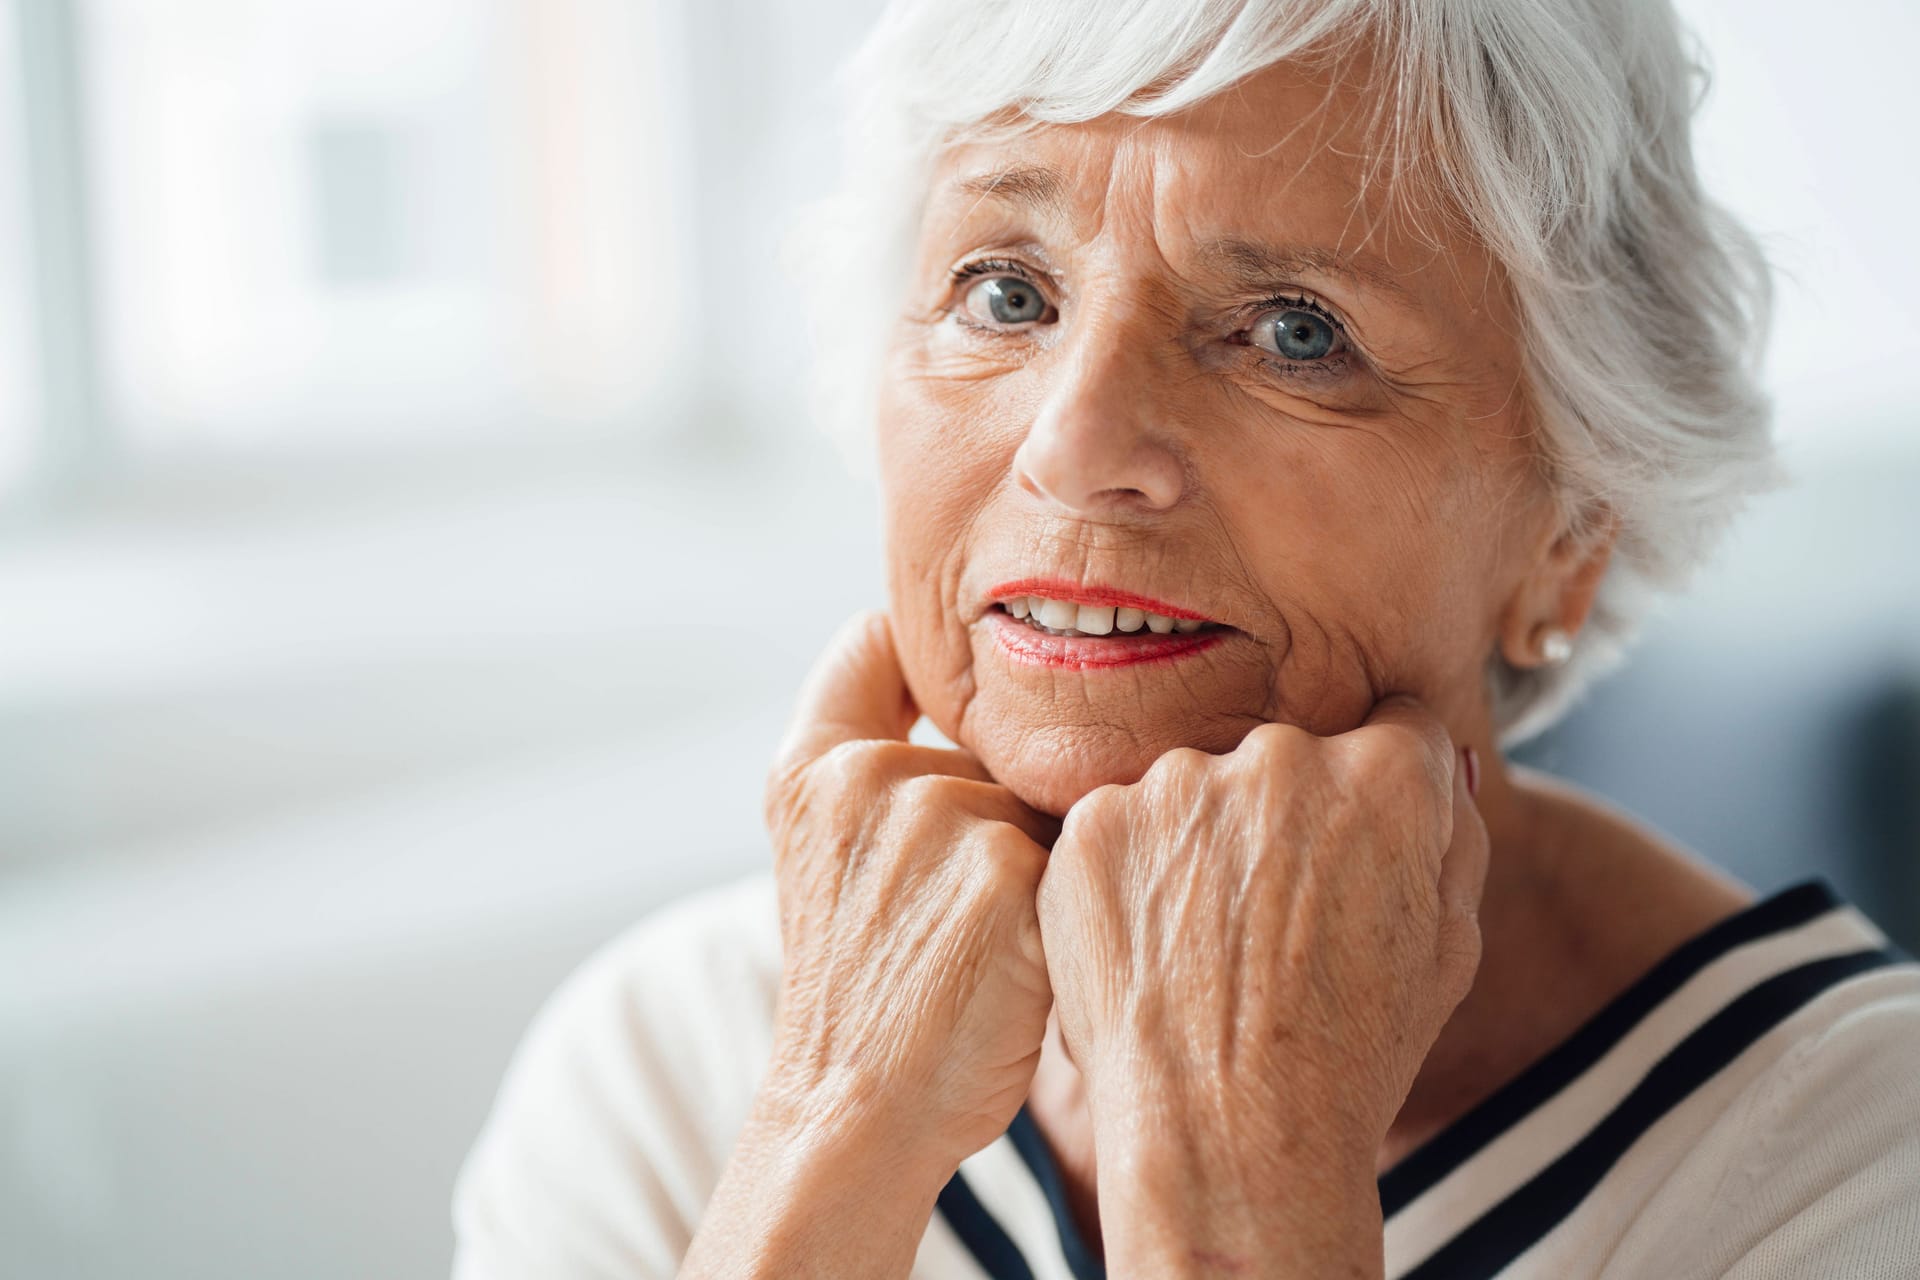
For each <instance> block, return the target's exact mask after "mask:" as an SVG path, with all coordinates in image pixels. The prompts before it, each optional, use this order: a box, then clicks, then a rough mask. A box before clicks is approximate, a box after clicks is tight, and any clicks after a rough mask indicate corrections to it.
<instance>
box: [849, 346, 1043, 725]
mask: <svg viewBox="0 0 1920 1280" xmlns="http://www.w3.org/2000/svg"><path fill="white" fill-rule="evenodd" d="M961 399H962V397H961V396H959V395H958V394H956V392H955V389H954V388H951V387H943V386H941V385H939V384H930V383H927V382H925V381H923V380H921V379H918V378H914V377H912V376H904V377H903V376H896V377H892V378H890V379H889V380H888V383H887V385H886V388H885V390H884V392H883V395H882V398H881V402H880V405H879V423H880V429H879V436H878V446H879V457H880V475H881V487H882V495H883V503H884V532H885V547H886V556H887V583H888V595H889V609H890V612H891V614H892V616H893V622H894V634H895V638H896V640H897V642H898V644H899V647H900V661H901V665H902V669H903V670H904V672H905V674H906V677H907V684H908V687H909V688H910V689H911V690H912V692H913V695H914V699H915V701H916V702H917V703H918V704H919V706H920V709H921V711H923V712H924V713H925V714H926V715H927V717H928V718H929V719H931V720H932V721H933V722H934V724H935V725H937V726H938V727H939V728H940V729H941V731H942V732H944V733H947V734H949V735H952V733H953V732H954V726H955V724H956V723H957V721H958V720H959V718H960V714H961V711H962V709H963V708H964V706H965V704H966V702H967V701H968V699H970V698H971V697H972V694H973V678H972V670H971V665H972V663H971V655H970V651H969V644H968V638H967V632H966V628H965V626H964V623H963V620H964V613H963V611H962V610H963V606H964V605H965V604H966V602H965V601H963V600H961V599H960V582H961V580H962V575H963V572H964V570H965V568H966V566H967V561H968V556H969V554H970V553H971V551H972V549H973V546H974V543H975V541H976V533H977V530H978V528H979V526H980V522H981V519H982V516H983V513H984V512H985V511H986V510H987V509H988V507H989V506H990V505H991V503H992V501H993V497H994V494H995V492H996V491H997V489H998V488H999V487H1000V486H1001V484H1002V483H1004V481H1005V477H1006V476H1007V474H1008V468H1009V465H1010V460H1011V456H1012V450H1013V448H1014V447H1016V445H1017V443H1018V442H1017V440H1016V441H1014V442H1012V443H1009V444H1006V445H1005V446H1004V447H998V446H996V445H995V444H994V442H993V433H992V432H990V431H985V430H981V429H980V427H979V424H978V423H977V422H975V420H974V419H972V418H971V417H970V415H969V414H968V413H967V412H966V411H965V407H964V405H962V404H960V403H956V402H958V401H960V400H961Z"/></svg>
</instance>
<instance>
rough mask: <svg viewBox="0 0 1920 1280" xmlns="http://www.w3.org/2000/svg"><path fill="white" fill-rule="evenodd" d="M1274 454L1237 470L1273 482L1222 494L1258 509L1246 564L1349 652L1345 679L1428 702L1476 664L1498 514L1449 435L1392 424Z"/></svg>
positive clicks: (1291, 440) (1332, 643)
mask: <svg viewBox="0 0 1920 1280" xmlns="http://www.w3.org/2000/svg"><path fill="white" fill-rule="evenodd" d="M1279 452H1280V453H1281V454H1282V456H1278V457H1271V458H1268V459H1266V460H1265V461H1264V462H1263V463H1262V464H1261V465H1262V466H1264V467H1266V468H1267V470H1265V471H1264V472H1254V471H1249V472H1247V473H1243V474H1266V475H1283V476H1285V477H1286V481H1285V483H1284V484H1283V485H1279V486H1274V487H1272V488H1271V489H1268V490H1267V491H1266V493H1265V494H1264V495H1262V494H1261V492H1260V490H1259V489H1258V487H1255V486H1250V485H1245V484H1243V485H1242V486H1241V490H1240V491H1239V492H1237V493H1236V494H1235V495H1234V501H1235V503H1236V505H1238V506H1240V507H1241V508H1242V509H1243V510H1245V509H1249V508H1250V506H1251V505H1252V504H1264V507H1265V510H1264V512H1253V513H1252V514H1251V515H1250V518H1249V519H1248V520H1247V521H1246V525H1245V527H1246V528H1247V529H1248V530H1249V531H1250V535H1249V538H1248V552H1249V560H1250V561H1251V562H1252V563H1253V564H1255V565H1256V566H1258V572H1259V573H1260V575H1261V578H1262V580H1263V582H1264V583H1265V584H1266V585H1267V586H1268V587H1269V588H1270V589H1271V590H1272V592H1273V593H1274V596H1275V598H1276V599H1280V600H1283V601H1286V602H1287V604H1288V606H1289V607H1290V608H1291V609H1292V610H1293V611H1294V612H1295V614H1296V622H1297V623H1299V624H1304V625H1310V626H1311V627H1312V628H1313V629H1315V630H1317V631H1318V632H1320V633H1321V634H1322V635H1323V636H1325V637H1326V639H1325V641H1324V643H1325V645H1326V646H1327V647H1328V648H1329V649H1336V650H1337V649H1340V648H1343V647H1344V648H1345V649H1346V650H1347V651H1348V652H1347V653H1346V655H1345V665H1346V666H1347V667H1349V668H1351V669H1352V670H1350V671H1349V672H1348V673H1347V675H1346V678H1345V682H1346V683H1352V682H1353V681H1354V680H1356V679H1359V678H1361V676H1362V674H1363V672H1370V673H1371V675H1372V680H1373V681H1374V682H1375V683H1378V684H1380V685H1382V686H1385V687H1386V688H1404V689H1409V690H1411V691H1414V692H1424V693H1427V694H1429V695H1430V694H1432V693H1435V692H1438V689H1437V687H1436V686H1437V685H1439V684H1441V683H1443V682H1444V681H1446V680H1448V679H1451V678H1452V677H1453V676H1455V675H1456V674H1457V673H1458V671H1459V670H1460V669H1463V668H1464V667H1473V668H1475V669H1477V664H1478V662H1479V660H1480V658H1481V657H1483V656H1484V655H1483V654H1481V653H1480V652H1479V647H1480V644H1481V641H1482V640H1483V639H1484V638H1485V636H1486V634H1488V633H1489V627H1490V623H1491V617H1492V613H1493V605H1492V602H1491V600H1490V599H1489V597H1488V582H1489V578H1490V572H1489V571H1490V569H1491V564H1490V562H1489V559H1488V553H1489V549H1490V548H1492V547H1493V546H1495V545H1496V544H1497V542H1498V529H1497V528H1496V521H1497V519H1498V513H1497V509H1496V508H1497V504H1495V503H1494V502H1493V501H1492V500H1491V499H1490V498H1489V497H1488V495H1487V484H1486V477H1485V476H1484V475H1483V468H1482V467H1481V465H1480V463H1479V460H1478V459H1477V458H1475V457H1474V456H1473V455H1472V451H1471V449H1470V447H1468V446H1467V445H1465V444H1464V443H1462V442H1460V441H1459V438H1458V433H1457V430H1455V429H1452V428H1447V427H1443V426H1437V427H1434V428H1424V427H1422V426H1420V425H1419V424H1417V423H1414V422H1410V421H1407V420H1405V419H1396V420H1393V421H1391V422H1387V423H1383V424H1381V425H1380V426H1379V427H1378V428H1374V427H1369V426H1355V427H1350V428H1341V429H1335V430H1308V431H1303V432H1297V433H1293V434H1292V435H1290V436H1289V437H1288V438H1287V440H1286V444H1285V447H1284V448H1283V449H1282V450H1280V451H1279ZM1303 656H1304V655H1303ZM1329 661H1330V663H1331V664H1332V665H1334V666H1339V665H1341V664H1340V661H1339V659H1338V658H1337V657H1331V656H1330V659H1329ZM1329 675H1330V677H1331V678H1333V679H1334V680H1336V681H1339V680H1340V678H1341V677H1340V675H1339V673H1337V672H1329ZM1384 691H1385V689H1384V688H1383V689H1381V690H1379V692H1384ZM1368 692H1372V691H1371V690H1368Z"/></svg>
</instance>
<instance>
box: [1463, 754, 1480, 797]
mask: <svg viewBox="0 0 1920 1280" xmlns="http://www.w3.org/2000/svg"><path fill="white" fill-rule="evenodd" d="M1460 758H1461V760H1463V761H1464V762H1465V763H1466V766H1467V794H1468V795H1470V796H1472V797H1473V798H1474V799H1476V800H1478V799H1479V798H1480V753H1479V752H1478V751H1475V750H1474V749H1473V748H1472V747H1462V748H1460Z"/></svg>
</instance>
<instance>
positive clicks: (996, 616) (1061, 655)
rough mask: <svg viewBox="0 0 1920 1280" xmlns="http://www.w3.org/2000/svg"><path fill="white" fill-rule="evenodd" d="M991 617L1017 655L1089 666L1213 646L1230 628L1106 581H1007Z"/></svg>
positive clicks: (1041, 662) (1158, 658) (1083, 667)
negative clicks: (1112, 586)
mask: <svg viewBox="0 0 1920 1280" xmlns="http://www.w3.org/2000/svg"><path fill="white" fill-rule="evenodd" d="M993 596H994V602H993V604H992V606H991V608H990V609H989V611H988V616H989V617H990V618H991V619H992V620H993V621H994V623H995V624H996V626H995V633H996V635H997V637H998V638H999V640H1000V644H1001V647H1002V648H1003V649H1005V650H1006V651H1007V653H1008V654H1009V655H1011V656H1012V657H1013V658H1015V659H1016V660H1018V661H1021V662H1025V663H1032V664H1036V665H1040V666H1050V667H1067V668H1071V669H1075V670H1088V669H1091V668H1096V667H1116V666H1129V665H1132V664H1134V663H1139V662H1150V661H1162V660H1166V659H1170V658H1175V657H1180V656H1183V655H1186V654H1192V653H1198V652H1200V651H1201V650H1203V649H1207V648H1210V647H1212V645H1213V644H1215V643H1216V642H1217V641H1219V640H1220V639H1222V638H1224V637H1225V636H1226V635H1228V634H1229V633H1231V632H1232V630H1233V628H1231V627H1228V626H1226V625H1224V624H1222V623H1218V622H1214V621H1213V620H1211V619H1209V618H1203V617H1200V616H1199V615H1197V614H1194V613H1193V612H1191V611H1189V610H1186V609H1182V608H1180V607H1179V606H1177V605H1171V604H1167V603H1165V602H1163V601H1158V600H1154V599H1152V598H1151V597H1147V596H1139V595H1134V594H1133V593H1131V592H1125V591H1116V590H1113V589H1110V588H1104V587H1081V586H1077V585H1073V584H1069V583H1058V582H1052V581H1048V582H1037V581H1033V582H1018V583H1007V584H1005V585H1004V586H1001V587H999V588H996V589H995V590H994V592H993Z"/></svg>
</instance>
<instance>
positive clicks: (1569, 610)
mask: <svg viewBox="0 0 1920 1280" xmlns="http://www.w3.org/2000/svg"><path fill="white" fill-rule="evenodd" d="M1550 537H1551V540H1550V541H1549V542H1548V543H1547V545H1546V546H1545V547H1543V548H1542V549H1541V552H1540V555H1539V557H1538V559H1537V561H1536V563H1535V564H1534V567H1533V568H1532V569H1531V570H1530V571H1529V572H1528V573H1527V574H1526V576H1525V577H1523V578H1522V579H1521V580H1520V583H1519V585H1518V586H1516V587H1515V588H1514V590H1513V594H1512V595H1511V596H1510V597H1508V599H1507V603H1506V606H1505V607H1504V608H1503V609H1502V611H1501V614H1500V624H1499V635H1498V644H1499V646H1500V656H1501V657H1503V658H1505V659H1506V660H1507V662H1508V663H1509V664H1511V665H1512V666H1515V667H1520V668H1523V669H1524V668H1529V667H1538V666H1544V665H1546V663H1547V662H1549V661H1550V658H1549V657H1548V655H1547V654H1546V652H1545V651H1544V641H1545V639H1546V637H1547V636H1548V634H1549V633H1550V632H1553V631H1559V632H1561V633H1562V634H1564V635H1565V636H1566V637H1567V639H1568V640H1572V639H1573V638H1574V637H1575V636H1577V635H1579V634H1580V628H1581V627H1583V626H1585V625H1586V621H1587V615H1588V614H1589V613H1590V612H1592V610H1593V598H1594V596H1595V595H1596V594H1598V592H1599V590H1600V580H1601V579H1602V578H1604V577H1605V576H1606V573H1607V565H1608V564H1609V563H1611V561H1612V559H1613V548H1614V544H1615V543H1616V542H1617V541H1618V540H1619V537H1620V521H1619V519H1618V517H1616V516H1615V515H1614V513H1613V512H1611V511H1605V512H1602V513H1600V515H1599V516H1598V517H1597V518H1595V519H1593V520H1591V521H1590V522H1588V523H1587V525H1586V527H1585V528H1580V529H1575V528H1569V527H1568V526H1567V524H1566V523H1565V522H1564V521H1563V522H1560V524H1559V527H1558V528H1557V529H1556V530H1555V531H1554V532H1553V533H1552V534H1551V535H1550Z"/></svg>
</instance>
